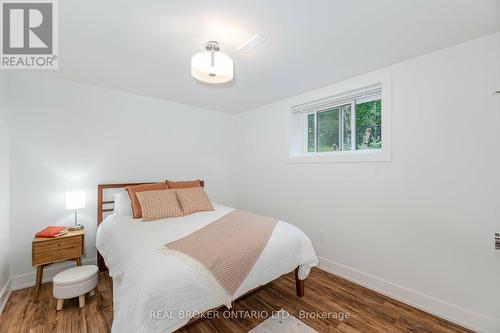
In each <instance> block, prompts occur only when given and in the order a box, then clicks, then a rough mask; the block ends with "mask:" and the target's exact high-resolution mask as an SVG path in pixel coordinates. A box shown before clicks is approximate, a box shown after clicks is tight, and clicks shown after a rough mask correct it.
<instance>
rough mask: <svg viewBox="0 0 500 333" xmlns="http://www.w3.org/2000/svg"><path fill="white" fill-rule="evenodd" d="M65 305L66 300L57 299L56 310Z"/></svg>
mask: <svg viewBox="0 0 500 333" xmlns="http://www.w3.org/2000/svg"><path fill="white" fill-rule="evenodd" d="M63 305H64V300H63V299H58V300H57V307H56V310H57V311H59V310H61V309H62V308H63Z"/></svg>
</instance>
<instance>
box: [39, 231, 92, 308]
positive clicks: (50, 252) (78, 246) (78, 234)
mask: <svg viewBox="0 0 500 333" xmlns="http://www.w3.org/2000/svg"><path fill="white" fill-rule="evenodd" d="M84 234H85V233H84V230H76V231H68V233H67V234H65V235H63V236H61V237H57V238H41V237H35V238H33V242H32V243H31V263H32V265H33V266H36V287H35V301H38V294H39V292H40V286H41V285H42V275H43V268H44V267H45V266H47V265H49V264H52V263H55V262H58V261H63V260H75V261H76V265H77V266H80V265H81V261H80V257H81V256H83V244H84V241H83V239H84Z"/></svg>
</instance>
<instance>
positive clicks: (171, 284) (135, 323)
mask: <svg viewBox="0 0 500 333" xmlns="http://www.w3.org/2000/svg"><path fill="white" fill-rule="evenodd" d="M214 208H215V211H212V212H200V213H195V214H191V215H187V216H183V217H178V218H169V219H163V220H158V221H154V222H144V223H142V222H140V220H137V219H136V220H134V219H133V218H132V217H119V216H117V215H116V214H113V215H110V216H108V217H107V218H106V219H105V220H104V221H103V223H101V225H100V226H99V228H98V230H97V240H96V246H97V249H98V250H99V252H100V253H101V255H102V256H103V257H104V260H105V262H106V265H107V266H108V268H109V274H110V276H111V277H112V278H113V303H114V304H113V306H114V320H113V327H112V332H114V333H118V332H119V333H126V332H137V333H139V332H148V333H153V332H172V331H174V330H176V329H178V328H180V327H182V326H183V325H185V324H186V323H187V322H188V320H189V318H186V316H185V315H186V314H188V313H189V312H201V311H205V310H209V309H212V308H215V307H218V306H220V305H222V301H221V300H220V299H219V298H218V296H217V294H216V293H215V292H214V291H213V290H212V289H211V288H210V283H209V282H208V281H207V280H206V277H204V276H203V275H201V274H199V273H198V272H197V271H195V270H193V269H192V268H191V267H190V266H188V265H186V264H184V263H182V262H181V261H179V260H178V259H177V258H176V257H174V256H168V255H166V254H165V252H164V251H163V250H162V248H163V245H164V244H166V243H169V242H171V241H174V240H176V239H179V238H182V237H184V236H187V235H189V234H190V233H192V232H194V231H196V230H198V229H200V228H202V227H204V226H206V225H207V224H209V223H211V222H213V221H215V220H217V219H218V218H220V217H222V216H224V215H226V214H228V213H229V212H231V211H232V210H233V208H229V207H225V206H221V205H217V204H214ZM317 264H318V258H317V256H316V253H315V251H314V248H313V246H312V244H311V241H310V239H309V238H308V237H307V236H306V235H305V234H304V233H303V232H302V231H301V230H299V229H298V228H296V227H295V226H293V225H291V224H288V223H286V222H283V221H279V222H278V223H277V224H276V227H275V229H274V231H273V233H272V235H271V238H270V239H269V242H268V243H267V245H266V247H265V248H264V251H263V252H262V254H261V256H260V257H259V259H258V260H257V262H256V263H255V266H254V267H253V269H252V271H251V272H250V274H249V275H248V276H247V278H246V279H245V280H244V281H243V283H242V285H241V286H240V288H239V289H238V290H237V292H236V294H235V296H236V297H238V296H241V295H243V294H245V293H246V292H248V291H250V290H252V289H254V288H256V287H258V286H260V285H264V284H266V283H268V282H270V281H272V280H274V279H276V278H278V277H279V276H281V275H283V274H285V273H288V272H291V271H292V270H294V269H295V268H296V267H297V266H300V268H299V278H300V279H305V278H306V277H307V276H308V275H309V272H310V269H311V267H313V266H315V265H317Z"/></svg>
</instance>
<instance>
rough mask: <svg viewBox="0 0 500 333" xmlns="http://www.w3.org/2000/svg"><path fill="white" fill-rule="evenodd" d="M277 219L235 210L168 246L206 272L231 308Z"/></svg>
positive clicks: (167, 246)
mask: <svg viewBox="0 0 500 333" xmlns="http://www.w3.org/2000/svg"><path fill="white" fill-rule="evenodd" d="M277 222H278V220H276V219H274V218H270V217H264V216H260V215H256V214H252V213H249V212H244V211H240V210H235V211H232V212H231V213H229V214H227V215H225V216H223V217H221V218H220V219H218V220H216V221H215V222H212V223H210V224H209V225H207V226H206V227H204V228H202V229H200V230H197V231H195V232H193V233H192V234H190V235H188V236H186V237H184V238H181V239H178V240H176V241H173V242H171V243H168V244H166V245H165V247H166V248H167V251H168V253H169V254H172V255H175V256H177V257H178V258H179V259H181V260H182V261H183V262H185V263H187V264H189V265H191V267H193V268H194V269H196V270H198V271H200V272H201V273H203V274H204V275H205V276H206V277H207V279H208V280H209V281H210V282H211V283H212V285H213V286H214V288H215V290H216V292H217V294H218V295H219V296H220V297H221V298H223V303H224V304H225V305H226V306H227V307H228V308H230V307H231V301H233V296H234V293H235V292H236V290H238V288H239V286H240V285H241V284H242V283H243V281H244V280H245V278H246V277H247V275H248V273H250V271H251V270H252V268H253V266H254V265H255V262H256V261H257V259H258V258H259V256H260V255H261V253H262V251H263V250H264V247H265V246H266V244H267V242H268V241H269V238H270V237H271V234H272V232H273V230H274V227H275V226H276V223H277Z"/></svg>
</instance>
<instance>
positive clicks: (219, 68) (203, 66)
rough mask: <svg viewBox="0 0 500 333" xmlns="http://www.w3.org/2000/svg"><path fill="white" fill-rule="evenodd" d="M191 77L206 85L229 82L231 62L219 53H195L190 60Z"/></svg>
mask: <svg viewBox="0 0 500 333" xmlns="http://www.w3.org/2000/svg"><path fill="white" fill-rule="evenodd" d="M212 55H213V57H214V59H213V60H214V61H213V62H212ZM212 64H213V66H212ZM191 75H192V76H193V78H195V79H196V80H198V81H202V82H206V83H225V82H229V81H231V80H232V79H233V60H232V59H231V58H230V57H228V56H227V55H225V54H224V53H222V52H220V51H217V52H208V51H207V52H200V53H196V54H195V55H194V56H193V57H192V58H191Z"/></svg>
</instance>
